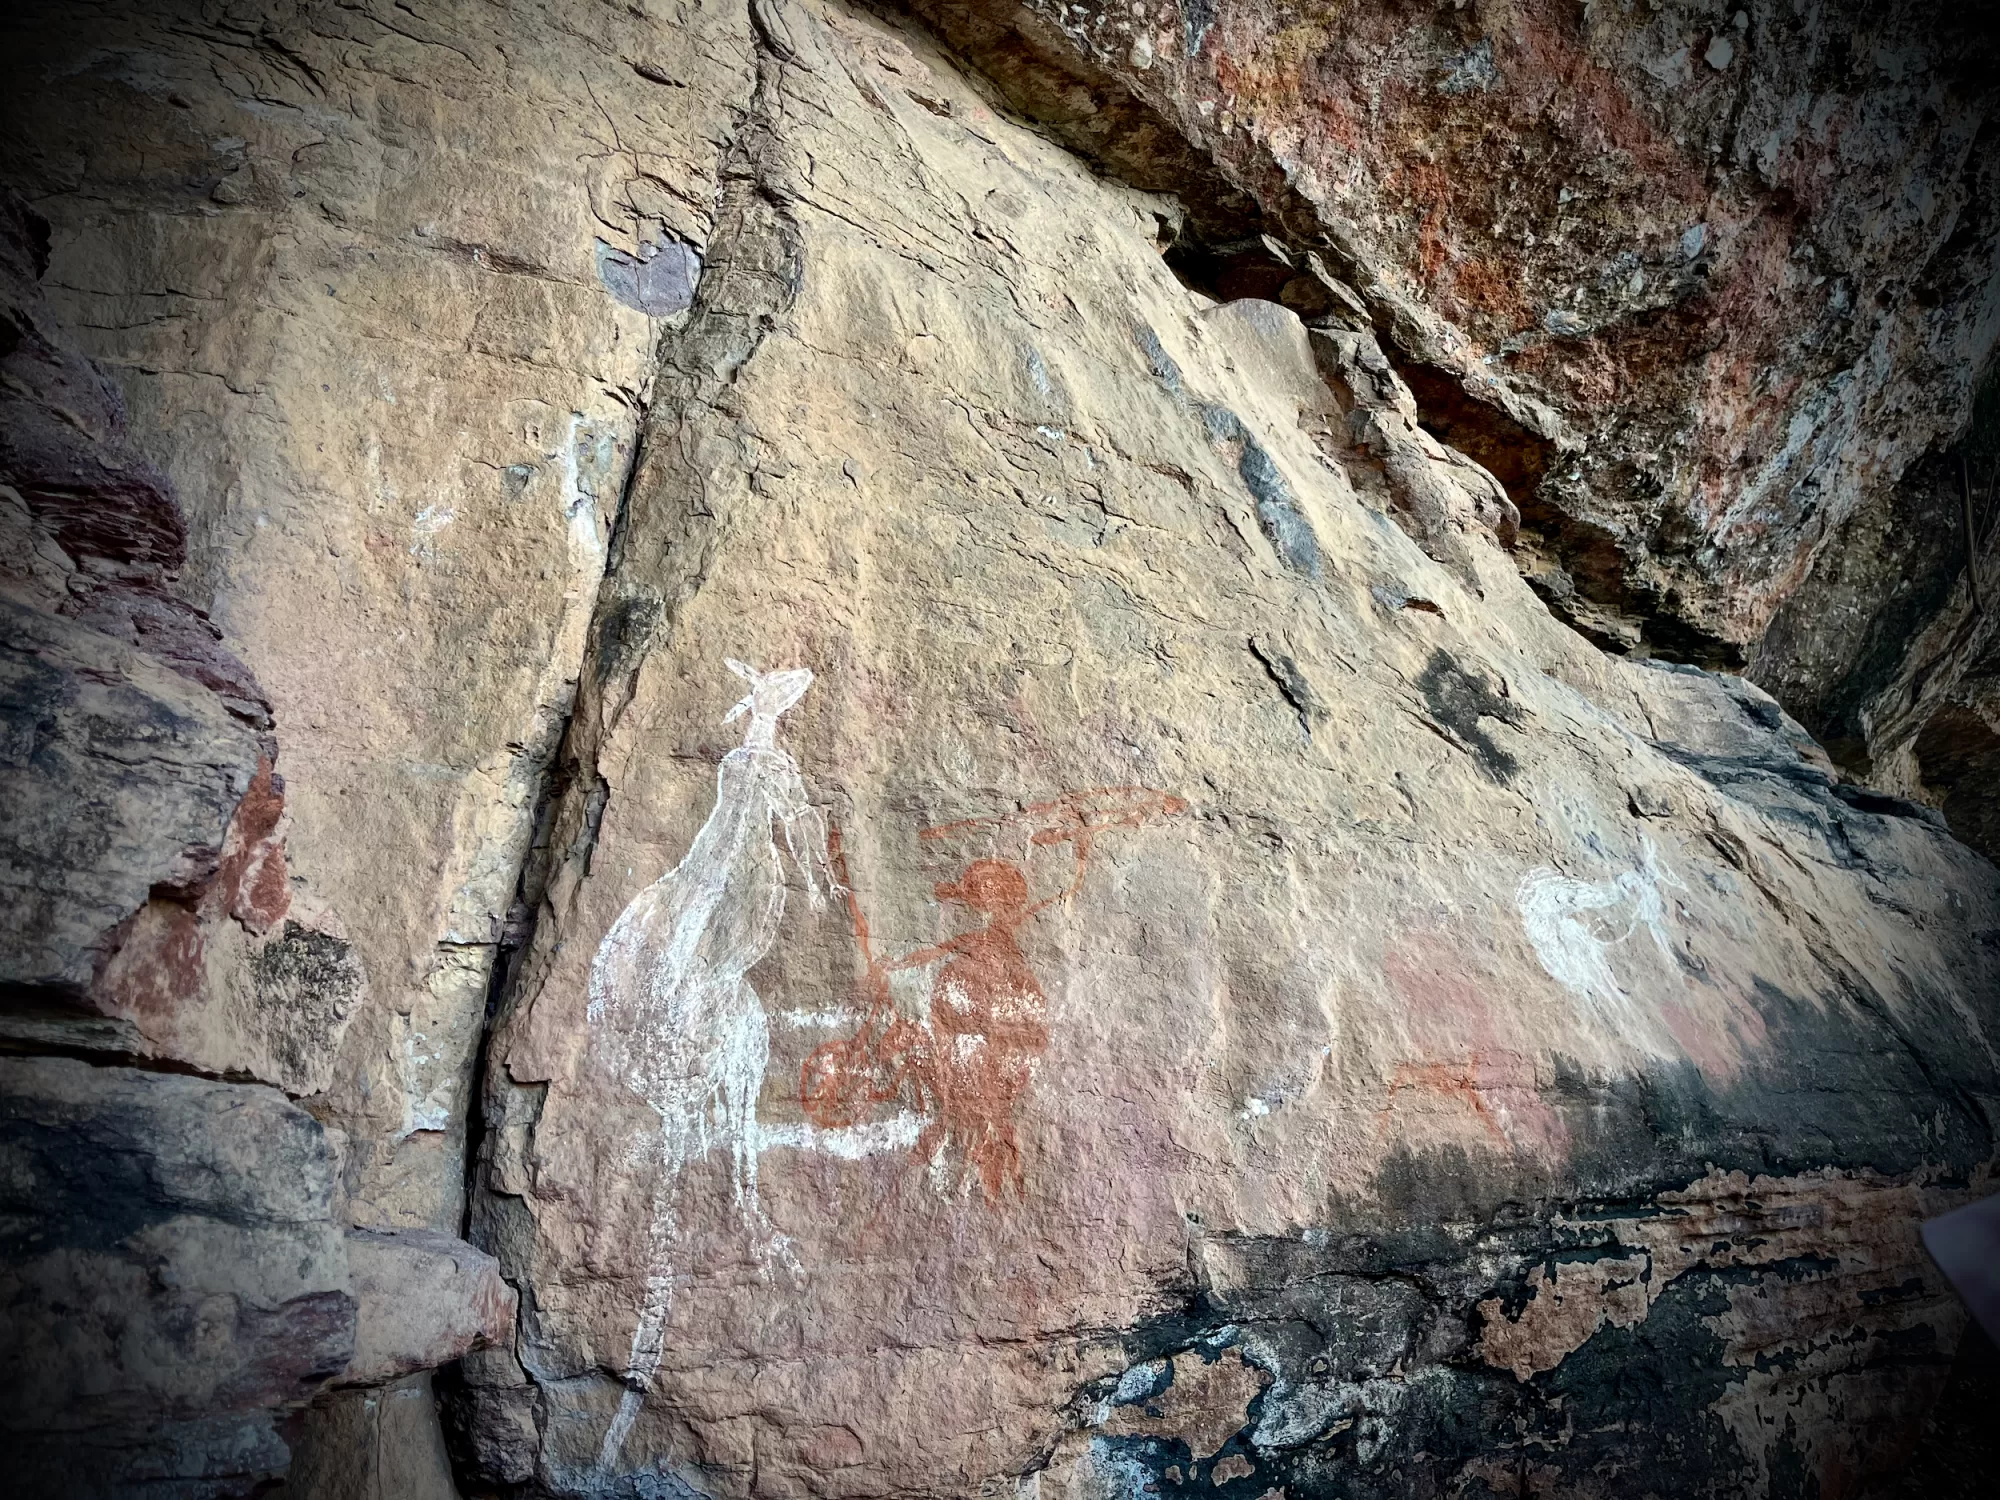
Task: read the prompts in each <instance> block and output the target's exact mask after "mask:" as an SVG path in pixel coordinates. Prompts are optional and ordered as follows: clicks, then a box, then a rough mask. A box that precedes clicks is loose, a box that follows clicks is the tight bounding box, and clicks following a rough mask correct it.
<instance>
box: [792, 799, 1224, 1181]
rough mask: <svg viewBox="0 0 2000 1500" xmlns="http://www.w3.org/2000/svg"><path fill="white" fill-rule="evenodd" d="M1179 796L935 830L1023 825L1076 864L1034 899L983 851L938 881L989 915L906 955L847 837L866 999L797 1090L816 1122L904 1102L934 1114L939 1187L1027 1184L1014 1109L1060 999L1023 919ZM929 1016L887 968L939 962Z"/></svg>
mask: <svg viewBox="0 0 2000 1500" xmlns="http://www.w3.org/2000/svg"><path fill="white" fill-rule="evenodd" d="M1186 810H1187V803H1186V802H1185V801H1183V800H1182V799H1181V798H1179V797H1175V796H1171V795H1169V794H1166V793H1160V792H1153V791H1149V790H1147V789H1145V788H1143V787H1106V788H1101V789H1099V790H1096V791H1090V792H1073V793H1070V794H1069V795H1068V796H1065V797H1060V798H1057V799H1055V800H1053V801H1049V802H1039V803H1034V804H1031V805H1029V806H1028V807H1025V808H1023V809H1021V810H1020V811H1019V812H1017V813H1011V814H1008V815H1006V816H1004V817H999V818H968V819H961V820H959V821H957V822H953V823H945V824H940V825H937V826H936V827H932V828H926V829H923V830H922V831H921V832H920V833H919V834H918V835H917V837H918V838H919V839H922V840H934V841H939V842H944V841H959V840H963V839H965V838H967V837H968V836H973V835H978V834H988V835H991V834H997V833H1001V832H1003V831H1014V832H1016V833H1017V834H1018V835H1019V836H1020V837H1022V838H1023V839H1024V840H1025V843H1026V845H1027V847H1028V848H1029V849H1043V848H1050V847H1054V846H1057V845H1061V844H1068V845H1069V846H1070V848H1071V853H1072V858H1073V861H1074V864H1073V867H1072V870H1071V874H1070V878H1069V881H1068V883H1067V884H1066V885H1064V886H1063V887H1062V888H1061V889H1060V890H1058V891H1056V892H1055V893H1053V894H1051V895H1047V896H1044V897H1043V898H1042V899H1041V900H1039V901H1031V899H1030V896H1031V891H1030V886H1029V879H1028V875H1027V874H1026V872H1024V871H1023V869H1022V867H1021V866H1020V865H1019V864H1017V863H1015V862H1013V861H1011V860H1007V859H995V858H990V857H988V858H980V859H975V860H973V861H972V862H971V863H970V864H968V865H967V866H966V867H965V869H964V870H963V872H962V873H961V874H960V875H959V876H958V877H957V878H956V879H953V880H946V881H940V882H939V883H938V884H937V885H936V886H935V887H934V888H933V891H932V894H934V895H935V896H936V897H937V899H938V900H939V901H941V902H947V903H951V904H953V905H957V906H962V907H964V908H966V909H967V910H969V911H971V912H973V913H976V916H975V919H974V920H975V921H977V922H979V924H980V925H978V926H976V927H975V928H973V929H972V930H971V931H968V932H964V933H961V934H959V935H958V936H956V937H951V938H947V939H946V940H945V941H943V942H941V943H933V944H930V945H927V946H925V947H922V948H917V949H915V950H913V951H911V952H908V953H904V954H901V955H899V956H897V957H894V958H884V957H879V956H877V955H876V954H875V953H874V952H873V947H872V944H871V943H870V941H869V930H868V920H867V917H866V916H865V915H864V913H863V912H862V909H861V905H860V902H859V900H858V898H857V897H856V895H855V893H854V891H853V889H852V887H851V886H850V885H849V884H848V881H847V878H846V875H845V871H844V863H843V862H842V861H841V859H840V851H839V844H838V839H837V831H836V840H835V843H834V845H833V849H834V858H835V862H836V867H837V868H840V869H841V871H842V873H841V885H842V886H843V888H845V890H846V895H847V904H848V916H849V920H850V921H851V923H852V924H853V928H854V940H855V944H856V946H857V947H858V948H859V949H860V950H861V957H862V960H863V962H864V963H865V964H866V965H867V973H866V975H865V977H864V979H863V989H864V992H865V994H866V997H867V1000H866V1009H865V1013H864V1015H863V1018H862V1023H861V1026H860V1029H859V1030H857V1031H856V1032H855V1034H854V1035H853V1036H851V1037H847V1038H845V1039H843V1040H840V1041H834V1042H828V1043H827V1044H826V1045H824V1046H822V1047H820V1048H819V1049H817V1050H816V1051H815V1052H814V1053H813V1054H812V1055H811V1056H810V1057H808V1058H807V1059H806V1061H805V1065H804V1067H803V1068H802V1069H801V1070H800V1074H799V1096H800V1101H801V1103H802V1104H803V1105H804V1106H805V1110H806V1113H807V1115H808V1116H810V1117H811V1119H812V1120H813V1121H814V1122H815V1123H817V1124H819V1125H822V1126H825V1127H828V1128H840V1127H842V1126H848V1125H851V1124H853V1123H854V1122H855V1121H856V1120H857V1119H858V1118H859V1117H860V1115H861V1113H862V1111H863V1110H864V1109H866V1108H867V1107H868V1106H871V1105H878V1104H882V1103H886V1102H889V1101H901V1102H903V1103H905V1104H906V1105H907V1106H908V1108H909V1109H910V1110H911V1112H913V1113H914V1114H917V1115H919V1116H922V1117H924V1118H925V1122H926V1123H925V1124H924V1127H923V1130H922V1132H921V1133H920V1134H919V1135H918V1137H917V1139H916V1143H915V1147H914V1154H915V1155H916V1157H917V1159H918V1160H919V1161H923V1162H926V1163H929V1164H930V1166H931V1167H932V1168H933V1172H934V1175H935V1178H936V1180H937V1181H938V1183H939V1185H940V1188H941V1189H948V1187H949V1185H950V1182H951V1179H952V1177H953V1176H954V1175H956V1174H959V1173H961V1172H962V1174H963V1177H964V1180H965V1181H966V1182H967V1183H970V1182H974V1181H976V1182H977V1183H978V1185H979V1187H980V1188H981V1189H982V1190H983V1191H984V1193H985V1196H986V1200H987V1202H988V1203H990V1204H994V1205H998V1204H999V1203H1000V1202H1001V1201H1002V1200H1003V1198H1004V1197H1005V1196H1006V1195H1007V1194H1008V1192H1009V1191H1010V1190H1011V1192H1012V1193H1013V1195H1014V1196H1016V1197H1019V1196H1020V1195H1021V1193H1022V1191H1023V1185H1022V1178H1021V1153H1020V1146H1019V1141H1018V1138H1017V1132H1016V1119H1015V1115H1016V1111H1017V1109H1018V1108H1019V1106H1020V1101H1021V1096H1022V1094H1023V1093H1024V1092H1025V1091H1026V1090H1027V1087H1028V1085H1029V1082H1030V1080H1031V1078H1032V1076H1033V1073H1034V1067H1035V1062H1036V1059H1037V1058H1039V1057H1040V1056H1041V1054H1042V1052H1043V1051H1044V1050H1045V1049H1046V1048H1047V1047H1048V1044H1049V1030H1048V997H1047V995H1046V994H1045V993H1044V991H1043V989H1042V986H1041V982H1040V981H1039V980H1038V979H1037V978H1036V977H1035V972H1034V969H1033V968H1032V967H1031V966H1030V964H1029V963H1028V960H1027V959H1026V958H1025V957H1024V956H1023V955H1022V952H1021V948H1020V944H1019V941H1018V934H1019V932H1020V929H1021V928H1022V926H1023V925H1024V924H1026V923H1027V922H1029V921H1031V920H1033V919H1034V918H1035V917H1037V916H1039V915H1040V914H1041V913H1042V912H1045V911H1047V910H1049V909H1050V908H1051V907H1053V906H1057V905H1059V904H1062V903H1065V902H1067V901H1069V899H1070V898H1071V897H1073V896H1074V895H1075V894H1076V893H1077V891H1078V890H1079V889H1080V888H1081V887H1082V885H1083V877H1084V871H1085V868H1086V867H1087V865H1088V862H1089V859H1090V851H1091V847H1092V844H1093V842H1094V841H1095V840H1096V839H1097V838H1099V837H1101V836H1102V835H1103V834H1105V833H1107V832H1110V831H1111V830H1113V829H1117V828H1132V827H1137V826H1139V825H1140V824H1141V823H1144V822H1147V821H1149V820H1151V819H1153V818H1156V817H1171V816H1173V815H1175V814H1177V813H1181V812H1185V811H1186ZM932 966H936V970H935V973H933V974H931V975H929V976H928V977H927V983H926V988H925V990H924V992H923V993H922V995H921V996H920V998H919V1001H918V1006H917V1010H918V1014H916V1015H915V1016H905V1015H903V1014H901V1013H899V1011H898V1010H897V1007H896V1004H895V1002H894V1000H893V999H892V997H891V992H890V986H889V976H890V975H891V974H895V973H898V972H900V971H905V970H911V969H929V968H931V967H932Z"/></svg>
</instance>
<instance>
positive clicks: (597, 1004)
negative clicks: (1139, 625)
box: [588, 661, 838, 1469]
mask: <svg viewBox="0 0 2000 1500" xmlns="http://www.w3.org/2000/svg"><path fill="white" fill-rule="evenodd" d="M728 665H729V669H730V670H731V671H733V672H735V673H736V674H737V675H738V676H740V677H742V678H743V679H744V680H745V682H746V683H748V685H749V689H750V690H749V692H748V693H747V694H746V695H745V696H744V697H743V699H742V701H740V702H739V703H737V704H736V705H735V707H733V708H731V709H730V711H729V712H728V714H727V715H725V716H724V719H723V722H724V723H729V722H731V721H732V720H735V719H738V718H741V717H743V716H744V715H746V714H747V715H748V716H749V720H750V722H749V726H748V729H747V731H746V732H745V734H744V737H743V743H742V745H741V746H739V747H738V748H736V749H734V750H731V751H730V752H729V753H728V754H727V755H725V756H724V757H723V758H722V762H721V764H720V765H719V766H718V767H717V769H716V776H715V807H714V809H713V810H712V811H711V812H710V813H709V815H708V821H707V822H705V823H704V824H702V827H701V831H700V832H699V833H697V834H696V835H695V838H694V842H693V843H692V844H691V845H690V846H689V847H688V851H687V853H686V855H685V856H684V857H683V858H682V859H681V862H680V863H679V864H678V865H676V866H675V867H674V868H673V869H672V870H670V871H669V872H668V873H666V874H665V875H662V876H661V877H660V878H659V879H658V880H656V881H654V882H653V884H651V885H650V886H648V887H646V889H644V890H643V891H641V892H640V893H639V894H638V895H637V896H635V897H633V898H632V902H631V904H630V905H628V906H627V907H626V908H625V910H624V913H623V914H622V915H621V916H620V917H619V918H618V920H617V921H616V922H614V923H613V924H612V926H611V930H610V932H608V933H607V934H606V935H605V938H604V941H603V943H602V944H601V945H599V947H598V950H597V956H596V959H595V961H594V962H593V964H592V965H591V972H590V1008H589V1012H588V1016H589V1026H590V1041H589V1053H590V1059H591V1061H592V1062H593V1063H594V1064H595V1065H596V1066H597V1067H599V1068H601V1069H603V1070H605V1071H607V1072H608V1073H609V1074H610V1075H611V1076H612V1077H614V1078H616V1079H618V1080H619V1081H620V1082H622V1083H623V1084H624V1085H625V1087H627V1088H629V1089H630V1090H631V1091H632V1092H633V1093H635V1094H637V1095H638V1096H639V1097H640V1098H642V1099H644V1100H645V1101H646V1103H647V1104H649V1105H650V1106H652V1109H653V1112H654V1113H655V1114H656V1115H657V1116H658V1136H657V1140H656V1142H655V1148H656V1153H657V1168H656V1170H657V1172H658V1176H657V1178H656V1186H655V1189H654V1193H653V1210H652V1222H651V1226H650V1247H649V1255H650V1261H649V1265H650V1274H649V1276H648V1278H647V1282H646V1290H645V1296H644V1301H643V1304H642V1306H641V1311H640V1317H639V1325H638V1328H637V1330H636V1331H635V1332H634V1334H633V1336H632V1350H631V1356H630V1358H629V1360H628V1362H627V1371H626V1376H625V1382H626V1390H625V1393H624V1395H623V1396H622V1397H621V1399H620V1402H619V1408H618V1414H617V1416H616V1417H615V1418H614V1419H613V1421H612V1423H611V1426H610V1429H609V1430H608V1431H607V1432H606V1433H605V1436H604V1445H603V1448H602V1450H601V1452H600V1454H599V1460H598V1462H599V1467H600V1469H608V1468H609V1467H610V1466H611V1464H612V1463H613V1462H614V1461H615V1460H616V1458H617V1456H618V1452H619V1449H620V1448H621V1447H622V1446H623V1445H624V1441H625V1438H626V1435H627V1434H628V1433H629V1432H630V1431H631V1427H632V1423H633V1421H634V1420H635V1419H636V1418H637V1416H638V1413H639V1408H640V1405H641V1403H642V1402H643V1401H644V1399H645V1394H646V1392H647V1390H648V1389H650V1387H651V1385H652V1380H653V1376H654V1374H655V1373H656V1372H657V1371H658V1369H659V1365H660V1345H661V1337H662V1328H663V1326H664V1324H665V1320H666V1314H667V1310H668V1306H669V1304H670V1302H671V1299H672V1295H673V1276H672V1272H671V1269H670V1264H669V1263H670V1260H671V1256H672V1253H673V1239H674V1224H673V1190H674V1183H675V1179H676V1178H677V1177H678V1176H679V1174H680V1171H681V1169H682V1168H683V1167H685V1166H686V1165H687V1164H688V1163H689V1162H691V1161H694V1160H696V1159H697V1158H699V1157H702V1156H705V1155H707V1154H708V1153H709V1152H711V1151H716V1150H724V1149H726V1150H727V1151H728V1152H729V1154H730V1158H731V1165H732V1169H733V1182H734V1190H735V1198H736V1203H737V1205H738V1207H739V1209H740V1210H741V1212H742V1215H743V1220H744V1224H745V1226H746V1228H747V1229H748V1230H749V1231H750V1233H751V1236H752V1241H753V1244H755V1245H756V1246H757V1247H758V1249H759V1252H760V1254H764V1255H777V1256H780V1257H785V1256H788V1254H789V1251H788V1249H787V1246H786V1242H785V1240H784V1238H783V1237H782V1236H780V1235H778V1234H777V1233H775V1231H773V1230H772V1228H771V1226H770V1224H769V1222H768V1221H767V1220H766V1219H765V1217H764V1214H763V1211H762V1210H761V1209H760V1208H759V1207H758V1203H757V1153H758V1150H759V1147H760V1146H761V1145H762V1144H763V1142H762V1140H761V1136H760V1132H759V1127H758V1123H757V1096H758V1094H759V1092H760V1091H761V1090H762V1088H763V1084H764V1067H765V1063H766V1062H767V1060H768V1058H769V1055H770V1030H769V1024H768V1022H767V1020H766V1018H765V1015H764V1007H763V1004H762V1002H761V1001H760V1000H759V999H758V997H757V994H756V991H755V990H753V989H752V988H751V986H750V982H749V978H748V975H749V972H750V970H751V969H752V968H753V967H754V966H755V965H756V964H757V962H758V961H759V960H760V959H762V958H763V957H764V956H765V955H766V954H767V953H769V952H770V951H771V946H772V944H773V942H774V941H775V940H776V938H777V933H778V925H779V922H780V920H781V919H782V918H783V916H784V912H785V889H786V871H785V862H784V860H783V859H782V858H781V857H780V855H779V852H778V843H777V839H776V838H775V837H774V833H773V828H774V825H775V826H776V827H777V828H780V829H782V830H783V834H784V842H785V848H786V849H787V850H788V851H789V854H790V857H791V863H792V865H793V866H794V867H796V868H797V870H798V871H799V873H800V875H801V876H802V877H803V879H804V882H805V887H806V894H807V897H808V899H809V901H810V902H811V904H812V906H813V907H814V908H815V909H819V908H822V907H823V906H824V905H825V903H826V898H827V896H828V894H829V893H830V892H833V891H835V890H837V889H838V887H837V885H836V883H835V881H834V878H833V872H832V868H831V866H830V864H829V863H828V859H827V848H826V821H825V819H824V817H823V816H822V815H821V813H820V812H819V810H818V809H816V808H814V807H813V806H811V805H810V804H809V803H808V802H807V801H806V791H805V783H804V781H803V780H802V779H801V777H800V775H799V768H798V764H797V762H795V761H794V760H793V759H792V757H791V756H790V755H789V754H787V753H786V752H785V751H783V750H781V749H779V748H778V744H777V731H778V716H779V715H780V714H782V713H784V712H785V711H786V710H787V709H789V708H790V707H792V705H793V704H795V703H797V702H798V701H799V699H800V698H802V697H803V696H804V695H805V692H806V689H807V688H809V687H810V686H811V685H812V680H813V674H812V673H811V672H809V671H807V670H805V669H803V668H796V669H793V670H790V671H781V672H759V671H757V670H755V669H754V668H752V667H747V666H745V665H744V664H743V663H741V662H738V661H731V662H730V663H729V664H728Z"/></svg>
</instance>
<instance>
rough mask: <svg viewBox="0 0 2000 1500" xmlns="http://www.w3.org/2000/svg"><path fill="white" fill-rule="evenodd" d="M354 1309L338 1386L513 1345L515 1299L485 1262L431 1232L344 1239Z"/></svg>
mask: <svg viewBox="0 0 2000 1500" xmlns="http://www.w3.org/2000/svg"><path fill="white" fill-rule="evenodd" d="M347 1264H348V1268H349V1274H350V1275H351V1276H352V1277H353V1280H354V1297H355V1301H356V1302H357V1304H358V1308H357V1321H356V1324H355V1332H354V1358H353V1360H352V1361H351V1362H350V1363H349V1364H348V1366H347V1368H346V1370H344V1371H343V1372H342V1373H341V1376H340V1383H341V1384H344V1385H381V1384H384V1383H386V1382H389V1381H392V1380H397V1379H400V1378H401V1377H403V1376H405V1375H411V1374H415V1373H417V1372H419V1371H422V1370H434V1369H437V1368H438V1367H439V1366H441V1365H448V1364H450V1363H452V1362H453V1361H454V1360H457V1359H460V1358H463V1357H464V1356H465V1355H467V1354H469V1353H471V1352H472V1351H473V1350H475V1349H479V1348H483V1347H486V1346H488V1345H494V1344H499V1345H506V1344H509V1343H511V1342H512V1341H513V1334H514V1318H515V1314H516V1312H517V1311H518V1299H517V1298H516V1296H515V1293H514V1289H513V1288H512V1287H510V1286H508V1285H507V1283H506V1282H505V1281H503V1280H502V1279H501V1277H500V1265H499V1262H497V1261H495V1260H494V1259H493V1257H492V1256H490V1255H487V1254H485V1253H484V1252H482V1251H479V1250H475V1249H473V1247H472V1246H470V1245H468V1244H466V1243H465V1241H463V1240H461V1239H458V1238H457V1237H455V1236H453V1235H448V1234H440V1233H439V1232H438V1231H436V1230H433V1229H403V1230H395V1231H390V1232H386V1233H385V1232H380V1231H375V1230H367V1229H355V1230H350V1231H348V1234H347Z"/></svg>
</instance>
